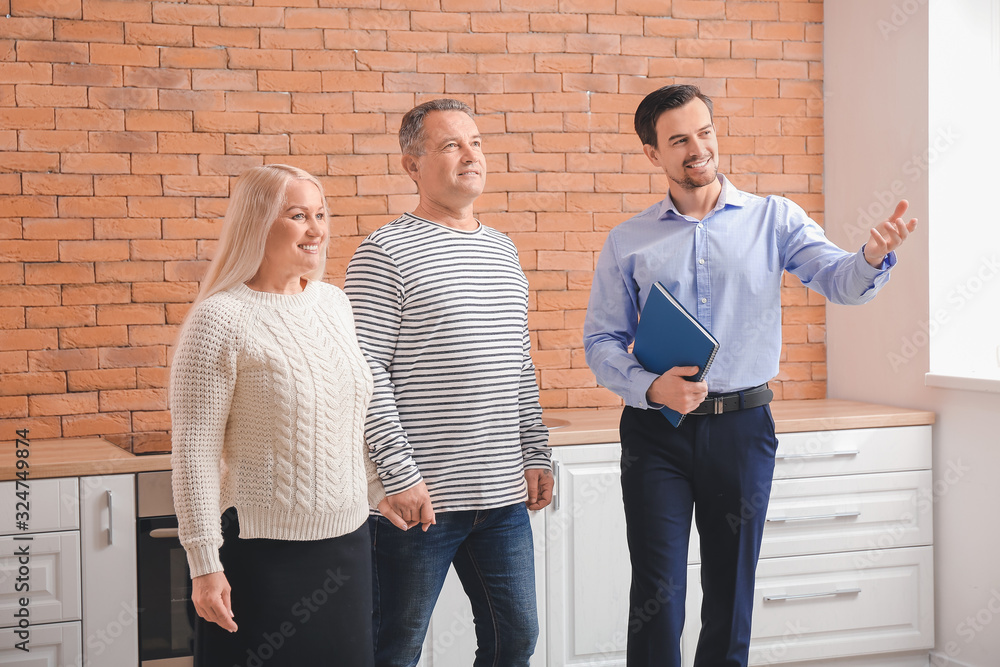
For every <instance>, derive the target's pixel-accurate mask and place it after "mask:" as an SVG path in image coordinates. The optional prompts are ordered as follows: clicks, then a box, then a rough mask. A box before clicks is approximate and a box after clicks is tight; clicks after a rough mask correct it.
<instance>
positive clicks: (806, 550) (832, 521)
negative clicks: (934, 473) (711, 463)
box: [748, 470, 933, 565]
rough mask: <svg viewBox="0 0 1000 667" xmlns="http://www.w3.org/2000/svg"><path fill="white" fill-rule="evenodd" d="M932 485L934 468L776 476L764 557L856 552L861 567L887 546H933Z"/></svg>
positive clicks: (763, 547) (749, 510)
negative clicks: (872, 472) (857, 473)
mask: <svg viewBox="0 0 1000 667" xmlns="http://www.w3.org/2000/svg"><path fill="white" fill-rule="evenodd" d="M931 484H932V481H931V471H930V470H921V471H916V472H897V473H886V474H881V475H845V476H842V477H819V478H815V479H779V480H775V481H774V485H773V486H772V488H771V502H770V504H769V505H768V508H767V523H766V524H765V526H764V539H763V542H762V544H761V557H762V558H767V557H772V556H795V555H806V554H820V553H828V552H834V551H857V552H858V553H857V555H856V560H857V563H858V564H859V565H863V564H867V563H874V562H877V561H878V559H879V558H880V557H881V554H882V553H884V551H885V550H886V549H891V548H895V547H909V546H922V545H929V544H931V542H932V537H933V522H932V512H931V506H930V498H931ZM752 511H753V508H752V507H750V508H748V512H752Z"/></svg>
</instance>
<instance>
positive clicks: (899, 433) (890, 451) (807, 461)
mask: <svg viewBox="0 0 1000 667" xmlns="http://www.w3.org/2000/svg"><path fill="white" fill-rule="evenodd" d="M930 467H931V427H930V426H897V427H893V428H859V429H850V430H846V431H809V432H804V433H779V434H778V451H777V454H776V455H775V465H774V477H775V479H785V478H795V477H820V476H826V475H854V474H858V473H868V472H891V471H896V470H930Z"/></svg>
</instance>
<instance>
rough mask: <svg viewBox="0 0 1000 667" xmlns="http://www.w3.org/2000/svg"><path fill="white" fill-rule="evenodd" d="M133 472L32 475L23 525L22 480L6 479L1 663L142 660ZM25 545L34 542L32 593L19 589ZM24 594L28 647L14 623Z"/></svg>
mask: <svg viewBox="0 0 1000 667" xmlns="http://www.w3.org/2000/svg"><path fill="white" fill-rule="evenodd" d="M134 480H135V478H134V476H133V475H113V476H102V477H82V478H75V477H74V478H61V479H40V480H29V482H28V489H29V496H28V497H29V502H30V506H29V508H30V512H29V513H30V519H29V530H28V531H20V530H17V529H16V525H15V516H14V512H15V503H14V499H15V495H14V494H15V492H16V491H17V490H18V489H17V486H16V485H17V483H16V482H14V481H8V482H0V535H3V537H0V628H3V629H2V630H0V638H2V641H0V664H4V665H10V666H11V667H42V666H43V665H46V666H47V665H54V666H55V665H58V666H59V667H65V666H68V665H79V664H92V665H101V667H135V665H136V663H137V660H138V640H137V638H138V634H137V629H136V617H135V614H136V590H135V589H136V583H135V571H136V561H135V481H134ZM21 490H23V486H22V489H21ZM109 492H110V493H111V496H109V495H108V493H109ZM109 498H110V499H111V502H112V505H111V508H110V509H111V512H110V513H109V507H108V504H107V502H108V499H109ZM81 510H82V512H81ZM18 538H22V539H18ZM23 538H30V539H23ZM109 540H110V544H109ZM23 545H28V546H29V549H30V558H29V562H28V566H27V567H28V568H29V585H30V590H29V591H27V592H26V593H25V592H19V591H17V590H16V589H15V583H16V578H17V576H18V569H19V567H20V566H21V563H20V562H19V560H18V556H17V551H18V548H19V547H20V546H23ZM21 597H27V598H28V600H29V604H28V610H29V613H30V620H31V626H30V628H29V630H30V635H29V639H30V643H29V645H28V646H29V648H30V651H29V652H24V651H21V650H18V649H16V648H14V644H15V643H17V641H18V640H19V639H18V638H17V637H16V636H15V635H14V633H13V629H12V628H11V627H10V626H12V625H14V612H15V610H16V608H17V607H19V606H20V605H19V599H20V598H21ZM126 611H130V613H126ZM84 636H86V637H87V642H86V645H84V642H83V637H84Z"/></svg>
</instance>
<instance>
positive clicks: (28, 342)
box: [0, 329, 59, 350]
mask: <svg viewBox="0 0 1000 667" xmlns="http://www.w3.org/2000/svg"><path fill="white" fill-rule="evenodd" d="M57 347H59V337H58V330H57V329H0V350H52V349H55V348H57Z"/></svg>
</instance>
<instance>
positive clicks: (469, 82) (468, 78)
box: [445, 74, 524, 94]
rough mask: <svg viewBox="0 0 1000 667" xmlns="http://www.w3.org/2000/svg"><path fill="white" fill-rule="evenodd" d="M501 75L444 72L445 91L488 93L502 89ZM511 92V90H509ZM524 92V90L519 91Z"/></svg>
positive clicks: (453, 92)
mask: <svg viewBox="0 0 1000 667" xmlns="http://www.w3.org/2000/svg"><path fill="white" fill-rule="evenodd" d="M503 85H504V79H503V75H500V74H446V75H445V91H446V92H448V93H450V94H455V93H477V92H479V93H488V92H491V91H497V90H502V89H503ZM510 92H513V91H510ZM521 92H524V91H521Z"/></svg>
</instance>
